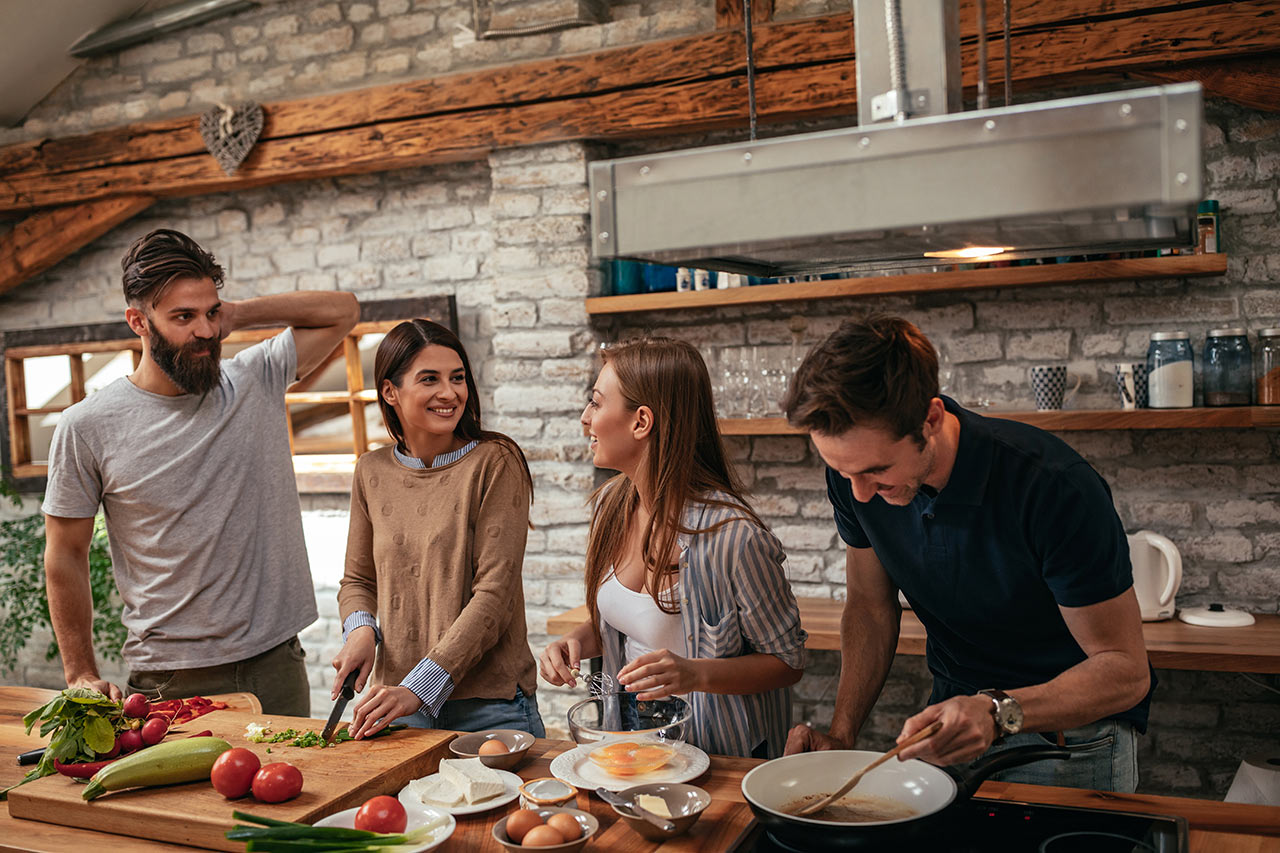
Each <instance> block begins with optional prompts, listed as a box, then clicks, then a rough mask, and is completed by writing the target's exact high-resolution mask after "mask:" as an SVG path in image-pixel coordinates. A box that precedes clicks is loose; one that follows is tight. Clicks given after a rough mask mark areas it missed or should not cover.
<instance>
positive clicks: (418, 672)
mask: <svg viewBox="0 0 1280 853" xmlns="http://www.w3.org/2000/svg"><path fill="white" fill-rule="evenodd" d="M479 443H480V442H479V441H472V442H469V443H468V444H466V445H464V446H462V447H459V448H458V449H457V450H454V451H451V452H449V453H441V454H440V455H439V456H436V457H434V458H432V460H431V466H430V467H432V468H439V467H440V466H441V465H449V464H451V463H453V462H457V461H458V460H459V459H461V458H462V457H464V456H466V455H467V454H468V453H470V452H471V451H472V450H474V449H475V448H476V445H478V444H479ZM393 452H394V453H395V457H396V461H397V462H399V463H400V464H401V465H404V466H405V467H406V468H426V467H427V463H426V462H424V461H422V460H421V459H419V458H418V457H416V456H410V455H409V454H407V453H404V452H402V451H401V450H400V446H399V445H396V446H395V448H393ZM362 625H368V626H369V627H370V628H372V629H373V633H374V636H375V637H376V638H377V642H379V643H381V642H382V632H381V631H379V630H378V620H376V619H374V618H373V614H372V613H369V612H368V611H367V610H357V611H356V612H354V613H352V614H351V615H350V616H348V617H347V619H346V621H345V622H343V623H342V642H344V643H345V642H346V641H347V636H348V635H349V634H350V633H351V632H352V631H353V630H354V629H356V628H359V627H360V626H362ZM400 686H401V687H407V688H408V689H409V690H410V691H411V692H412V693H413V695H414V696H417V697H418V698H419V699H421V700H422V709H423V710H425V711H426V712H427V713H428V714H430V715H431V716H433V717H438V716H440V709H441V708H443V707H444V703H445V702H446V701H448V699H449V697H450V696H451V695H453V688H454V684H453V679H452V678H450V677H449V673H448V672H447V671H446V670H445V668H444V667H442V666H440V664H438V663H436V662H435V661H433V660H432V659H431V658H423V659H422V660H420V661H418V664H417V666H415V667H414V668H413V669H411V670H409V674H408V675H406V676H405V677H404V679H403V680H402V681H401V682H400Z"/></svg>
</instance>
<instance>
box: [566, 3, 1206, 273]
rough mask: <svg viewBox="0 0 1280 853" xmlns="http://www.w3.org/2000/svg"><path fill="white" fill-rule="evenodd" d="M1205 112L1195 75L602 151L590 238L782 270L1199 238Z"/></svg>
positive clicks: (603, 252) (606, 244)
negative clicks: (746, 136)
mask: <svg viewBox="0 0 1280 853" xmlns="http://www.w3.org/2000/svg"><path fill="white" fill-rule="evenodd" d="M916 2H920V0H912V3H913V4H914V3H916ZM907 57H908V59H910V57H911V54H910V52H909V51H908V53H907ZM858 74H859V79H860V80H861V79H862V77H863V68H862V66H861V65H860V66H859V69H858ZM861 89H862V86H861V84H860V90H861ZM909 91H910V98H911V100H912V101H913V102H915V103H925V102H926V101H927V98H928V95H929V94H932V95H933V99H934V101H935V103H938V104H939V105H945V103H946V101H947V99H948V93H947V92H945V91H932V92H919V91H918V90H917V89H916V88H915V87H914V86H913V87H912V88H911V89H910V90H909ZM888 94H890V95H891V94H892V93H888ZM862 100H863V99H862V98H860V101H862ZM889 103H890V105H892V103H893V101H892V100H890V102H889ZM876 108H877V109H883V104H877V105H876ZM860 109H861V108H860ZM1202 123H1203V106H1202V98H1201V92H1200V86H1199V84H1198V83H1186V84H1178V85H1173V86H1160V87H1152V88H1146V89H1136V90H1130V91H1125V92H1116V93H1110V94H1105V95H1098V96H1086V97H1076V98H1066V99H1061V100H1054V101H1042V102H1038V103H1032V104H1026V105H1020V106H1014V107H1003V108H999V109H987V110H973V111H969V112H962V113H943V114H939V115H928V116H924V117H921V118H910V119H907V120H906V121H888V122H883V123H874V124H872V123H868V122H866V121H865V120H864V123H863V124H862V125H861V126H859V127H853V128H844V129H840V130H829V131H821V132H817V133H806V134H797V135H793V136H785V137H778V138H774V139H767V140H758V141H752V142H742V143H734V144H730V145H717V146H713V147H707V148H698V149H692V150H686V151H676V152H669V153H664V154H655V155H646V156H639V157H627V158H621V159H613V160H601V161H596V162H594V163H592V164H591V167H590V173H589V180H590V188H591V222H592V248H593V250H594V254H595V255H596V257H598V258H601V259H610V258H627V259H632V260H640V261H650V262H655V263H663V264H669V265H672V266H687V267H697V268H705V269H717V270H726V271H729V272H740V273H750V274H754V275H761V276H779V275H793V274H797V273H813V272H826V271H833V270H838V269H849V268H851V267H856V266H862V265H867V264H874V263H878V262H904V261H912V260H915V261H925V259H926V253H936V252H940V253H944V255H943V256H947V257H956V255H954V254H948V253H955V252H958V251H960V250H964V249H967V248H972V247H999V248H1001V249H1004V250H1005V251H1004V253H1002V254H999V255H998V257H1001V258H1017V257H1033V256H1041V255H1072V254H1081V253H1083V252H1086V251H1088V252H1109V251H1121V250H1133V249H1147V248H1164V247H1169V246H1181V245H1186V246H1190V245H1192V244H1193V243H1194V233H1195V228H1194V223H1195V213H1196V205H1197V203H1198V202H1199V201H1200V199H1201V152H1200V145H1201V126H1202ZM961 257H963V256H961ZM931 262H932V263H937V261H931Z"/></svg>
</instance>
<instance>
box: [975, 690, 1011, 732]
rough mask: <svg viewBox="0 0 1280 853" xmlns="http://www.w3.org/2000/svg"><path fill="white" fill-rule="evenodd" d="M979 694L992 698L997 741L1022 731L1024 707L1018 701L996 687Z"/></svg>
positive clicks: (981, 691) (992, 716)
mask: <svg viewBox="0 0 1280 853" xmlns="http://www.w3.org/2000/svg"><path fill="white" fill-rule="evenodd" d="M978 692H979V693H981V694H982V695H983V696H988V697H990V698H991V718H992V719H993V720H994V721H995V724H996V740H1001V739H1003V738H1004V737H1005V736H1006V735H1016V734H1017V733H1018V732H1020V731H1022V706H1021V705H1019V704H1018V700H1017V699H1014V698H1013V697H1012V696H1010V695H1009V694H1008V693H1005V692H1004V691H1003V690H996V689H995V688H994V687H991V688H987V689H986V690H979V691H978Z"/></svg>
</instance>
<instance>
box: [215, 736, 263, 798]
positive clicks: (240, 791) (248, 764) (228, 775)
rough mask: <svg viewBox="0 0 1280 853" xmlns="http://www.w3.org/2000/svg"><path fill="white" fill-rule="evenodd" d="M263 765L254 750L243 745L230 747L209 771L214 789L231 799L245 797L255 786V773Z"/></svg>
mask: <svg viewBox="0 0 1280 853" xmlns="http://www.w3.org/2000/svg"><path fill="white" fill-rule="evenodd" d="M261 766H262V762H261V761H259V760H258V756H256V755H254V754H253V752H252V751H250V750H247V749H245V748H244V747H241V746H238V747H236V748H235V749H228V750H227V751H226V752H224V753H222V755H219V756H218V760H217V761H215V762H213V769H212V770H211V771H210V772H209V778H210V780H211V781H212V782H213V790H215V791H217V792H218V793H219V794H221V795H222V796H224V797H226V798H227V799H229V800H234V799H235V798H236V797H243V796H244V795H245V794H247V793H249V789H250V788H251V787H253V775H254V774H255V773H257V772H258V768H260V767H261Z"/></svg>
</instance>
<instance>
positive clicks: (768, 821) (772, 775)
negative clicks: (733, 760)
mask: <svg viewBox="0 0 1280 853" xmlns="http://www.w3.org/2000/svg"><path fill="white" fill-rule="evenodd" d="M880 755H881V753H879V752H872V751H869V750H859V749H845V750H829V751H825V752H805V753H800V754H798V755H788V756H785V757H783V758H776V759H774V760H773V761H766V762H765V763H763V764H761V765H759V766H757V767H756V768H755V769H753V770H752V771H751V772H750V773H748V774H747V775H746V776H744V777H743V779H742V795H743V796H744V797H745V798H746V800H747V803H748V804H749V805H750V806H751V810H752V811H753V812H755V815H756V819H757V820H759V821H760V823H761V824H763V825H764V827H765V829H766V830H767V831H768V832H769V834H770V835H772V836H773V837H774V838H775V839H776V840H778V841H780V842H782V843H783V844H784V845H788V846H792V847H796V848H797V849H801V850H814V849H820V850H862V849H868V848H873V847H877V848H878V847H880V846H881V845H885V848H884V849H891V845H895V844H911V843H919V842H922V841H925V840H928V839H934V840H936V839H937V837H938V833H939V832H945V830H946V824H947V823H948V822H949V821H950V820H951V819H952V814H953V813H954V812H955V807H956V806H957V804H960V803H963V802H964V801H965V800H968V799H969V798H970V797H972V796H973V794H974V792H975V791H977V790H978V786H980V785H981V784H982V782H983V781H984V780H985V779H986V778H987V777H988V776H990V775H991V774H993V773H998V772H999V771H1001V770H1006V769H1008V768H1010V767H1019V766H1021V765H1023V764H1030V763H1031V762H1033V761H1040V760H1043V759H1056V760H1062V759H1066V758H1068V757H1070V755H1071V752H1070V750H1067V749H1063V748H1062V747H1058V746H1052V745H1049V744H1046V745H1044V746H1040V745H1031V746H1019V747H1014V748H1013V749H1006V750H1003V751H1001V752H997V753H994V754H992V755H989V756H986V757H984V758H980V759H978V760H977V761H976V762H974V763H973V764H971V765H970V766H969V767H968V768H953V767H935V766H933V765H932V764H928V763H926V762H924V761H920V760H919V759H912V760H911V761H889V762H886V763H885V764H882V765H881V766H879V767H877V768H876V769H875V770H873V771H871V772H870V773H868V774H867V775H866V776H865V777H863V779H862V781H861V782H860V783H858V788H857V791H856V795H857V796H866V795H870V796H876V797H884V798H887V799H891V800H895V801H897V802H900V803H903V804H905V805H908V806H910V807H911V808H913V809H915V812H916V813H915V814H914V815H913V816H911V817H906V818H901V819H898V820H885V821H868V822H865V823H835V822H832V821H825V820H815V819H814V818H812V817H807V818H806V817H796V816H795V815H791V814H787V813H786V812H785V811H783V809H784V808H785V807H786V806H787V805H788V804H790V803H794V802H795V801H796V800H799V799H801V798H802V797H805V796H808V795H810V794H829V793H831V792H832V791H834V790H836V789H837V788H839V787H840V785H841V784H843V783H844V782H845V781H846V780H847V779H848V778H849V775H850V774H851V773H853V772H855V771H857V770H858V769H859V768H862V767H865V766H866V765H868V764H870V763H871V762H872V761H874V760H875V759H877V758H879V757H880Z"/></svg>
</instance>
